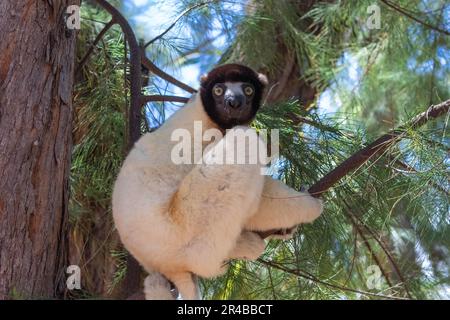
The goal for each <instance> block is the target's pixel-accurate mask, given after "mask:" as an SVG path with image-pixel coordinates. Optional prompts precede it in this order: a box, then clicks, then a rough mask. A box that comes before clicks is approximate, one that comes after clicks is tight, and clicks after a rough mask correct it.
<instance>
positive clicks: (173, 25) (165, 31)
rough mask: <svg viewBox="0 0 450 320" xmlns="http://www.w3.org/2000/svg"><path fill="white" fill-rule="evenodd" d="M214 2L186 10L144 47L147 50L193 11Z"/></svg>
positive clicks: (200, 4) (203, 3)
mask: <svg viewBox="0 0 450 320" xmlns="http://www.w3.org/2000/svg"><path fill="white" fill-rule="evenodd" d="M212 2H215V1H205V2H200V3H197V4H195V5H193V6H192V7H190V8H187V9H186V10H184V11H183V12H182V13H181V14H180V15H179V16H178V17H177V18H176V19H175V21H174V22H172V23H171V24H170V26H169V27H168V28H167V29H166V30H164V31H163V32H162V33H160V34H159V35H157V36H156V37H154V38H153V39H152V40H150V41H149V42H147V43H146V44H145V45H144V49H145V48H147V47H148V46H149V45H151V44H152V43H154V42H156V41H157V40H159V39H161V38H162V37H164V36H165V35H166V34H167V33H168V32H169V31H170V30H172V28H173V27H175V25H176V24H177V22H178V21H180V20H181V18H183V17H184V16H186V15H187V14H189V13H190V12H191V11H192V10H195V9H197V8H200V7H203V6H204V5H207V4H209V3H212Z"/></svg>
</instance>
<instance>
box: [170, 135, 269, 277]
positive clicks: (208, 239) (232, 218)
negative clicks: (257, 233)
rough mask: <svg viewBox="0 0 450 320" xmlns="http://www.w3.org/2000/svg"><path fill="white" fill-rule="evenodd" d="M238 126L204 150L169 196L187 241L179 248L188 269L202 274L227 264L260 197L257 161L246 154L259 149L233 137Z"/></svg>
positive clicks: (173, 215) (211, 273) (219, 271)
mask: <svg viewBox="0 0 450 320" xmlns="http://www.w3.org/2000/svg"><path fill="white" fill-rule="evenodd" d="M239 129H240V130H242V129H243V128H242V127H235V128H234V129H233V130H230V131H228V132H227V134H226V135H225V137H223V138H222V139H221V140H220V141H219V142H217V144H216V145H214V146H213V147H211V148H210V149H209V150H208V151H207V152H206V153H205V156H204V162H203V163H202V164H198V165H196V166H195V167H194V169H192V171H191V172H190V173H189V174H188V175H187V176H186V177H185V178H184V179H183V181H182V182H181V184H180V187H179V189H178V191H177V193H176V194H175V196H174V198H173V200H172V204H171V208H170V216H171V218H172V220H173V222H174V224H176V225H178V226H179V228H180V234H182V235H183V237H184V241H185V243H186V245H185V247H184V248H182V250H181V252H182V253H183V255H185V257H186V262H187V270H189V271H191V272H193V273H195V274H197V275H199V276H201V277H214V276H217V275H220V274H222V273H223V272H224V270H226V269H224V268H223V261H225V260H226V259H227V258H228V256H229V253H230V252H231V251H232V250H233V248H234V246H235V244H236V242H237V240H238V238H239V236H240V234H241V232H242V229H243V227H244V223H245V221H247V220H248V218H249V217H250V216H251V215H252V214H254V212H255V211H256V210H257V207H258V203H259V201H260V197H261V193H262V189H263V185H264V176H262V175H261V167H262V165H260V164H249V159H251V158H250V157H255V159H257V158H258V150H256V149H255V150H254V149H253V148H247V147H246V146H245V144H244V146H242V144H240V143H237V144H236V143H235V141H234V140H235V136H234V135H232V134H231V133H233V134H235V133H236V131H235V130H239ZM244 130H252V129H248V128H245V129H244ZM253 133H254V134H255V137H256V133H255V132H254V130H253ZM258 139H259V138H258ZM236 148H237V150H236ZM246 150H247V151H246ZM224 153H225V154H224ZM234 155H241V156H242V155H243V156H244V157H245V159H244V160H245V163H247V164H233V163H236V161H235V159H234V158H235V157H234ZM230 158H231V159H230ZM218 159H219V160H222V161H219V160H218ZM224 160H226V161H224ZM214 162H215V163H218V162H219V163H222V164H214Z"/></svg>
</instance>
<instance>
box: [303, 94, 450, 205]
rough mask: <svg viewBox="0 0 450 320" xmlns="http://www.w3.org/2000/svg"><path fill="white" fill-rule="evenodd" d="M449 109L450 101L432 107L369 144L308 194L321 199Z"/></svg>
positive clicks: (310, 189)
mask: <svg viewBox="0 0 450 320" xmlns="http://www.w3.org/2000/svg"><path fill="white" fill-rule="evenodd" d="M449 107H450V99H449V100H446V101H444V102H442V103H440V104H437V105H432V106H430V107H429V108H428V109H427V110H426V111H425V112H422V113H420V114H418V115H417V116H415V117H414V118H412V119H411V120H410V121H408V122H407V123H406V124H404V125H403V126H401V127H399V128H398V129H394V130H391V131H389V132H388V133H386V134H384V135H382V136H381V137H379V138H378V139H376V140H375V141H374V142H372V143H371V144H369V145H368V146H367V147H365V148H363V149H361V150H360V151H358V152H356V153H354V154H353V155H351V156H350V157H349V158H348V159H347V160H345V161H344V162H342V163H341V164H340V165H339V166H337V167H336V168H335V169H334V170H332V171H331V172H329V173H328V174H327V175H325V176H324V177H323V178H322V179H320V180H319V181H318V182H317V183H315V184H314V185H313V186H312V187H311V188H309V190H308V192H309V193H310V194H311V195H312V196H314V197H320V196H321V195H322V193H324V192H326V191H327V190H328V189H330V188H331V187H332V186H333V185H334V184H336V183H337V182H338V181H339V180H341V179H342V178H343V177H344V176H346V175H347V174H348V173H350V172H351V171H353V170H355V169H356V168H358V167H360V166H361V165H363V164H364V163H365V162H366V161H368V160H369V159H370V158H372V157H373V156H375V155H376V154H378V153H381V152H383V151H385V150H386V149H388V148H389V147H390V146H391V145H392V144H393V143H395V142H396V141H397V140H398V139H399V138H401V137H402V136H403V135H404V133H405V131H406V130H407V129H416V128H418V127H420V126H422V125H424V124H425V123H427V121H428V120H431V119H435V118H438V117H440V116H442V115H443V114H446V113H447V112H448V110H449Z"/></svg>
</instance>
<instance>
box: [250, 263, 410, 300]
mask: <svg viewBox="0 0 450 320" xmlns="http://www.w3.org/2000/svg"><path fill="white" fill-rule="evenodd" d="M258 262H260V263H262V264H264V265H266V266H270V267H272V268H275V269H278V270H281V271H284V272H287V273H290V274H293V275H295V276H298V277H302V278H305V279H308V280H310V281H313V282H316V283H319V284H322V285H325V286H327V287H331V288H335V289H339V290H342V291H349V292H354V293H359V294H363V295H366V296H373V297H378V298H383V299H393V300H408V299H406V298H403V297H394V296H386V295H383V294H379V293H373V292H367V291H362V290H357V289H352V288H347V287H344V286H341V285H337V284H333V283H329V282H325V281H322V280H320V279H319V278H317V277H315V276H314V275H312V274H310V273H308V272H306V271H300V270H292V269H288V268H286V267H284V266H282V265H280V264H278V263H275V262H272V261H267V260H264V259H258Z"/></svg>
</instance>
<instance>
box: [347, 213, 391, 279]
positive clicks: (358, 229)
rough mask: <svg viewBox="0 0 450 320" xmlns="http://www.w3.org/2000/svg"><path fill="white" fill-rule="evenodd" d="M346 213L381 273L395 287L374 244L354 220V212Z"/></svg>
mask: <svg viewBox="0 0 450 320" xmlns="http://www.w3.org/2000/svg"><path fill="white" fill-rule="evenodd" d="M347 210H348V205H347ZM345 215H346V216H347V217H348V218H349V220H350V221H351V223H352V224H353V226H354V227H355V228H356V232H357V233H358V234H359V236H360V237H361V238H362V240H363V243H364V245H365V246H366V248H367V250H368V251H369V252H370V255H371V256H372V259H373V260H374V261H375V263H376V264H377V265H378V268H379V269H380V271H381V273H382V274H383V277H384V278H385V279H386V282H387V284H388V285H389V287H393V284H392V282H391V279H390V278H389V275H388V273H387V272H386V270H384V267H383V265H382V264H381V261H380V259H378V256H377V255H376V254H375V251H374V250H373V249H372V246H371V245H370V243H369V241H368V239H367V238H366V236H365V235H364V232H363V230H361V228H360V226H359V225H358V224H357V223H356V222H355V221H354V220H353V217H352V214H350V213H347V214H345Z"/></svg>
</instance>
